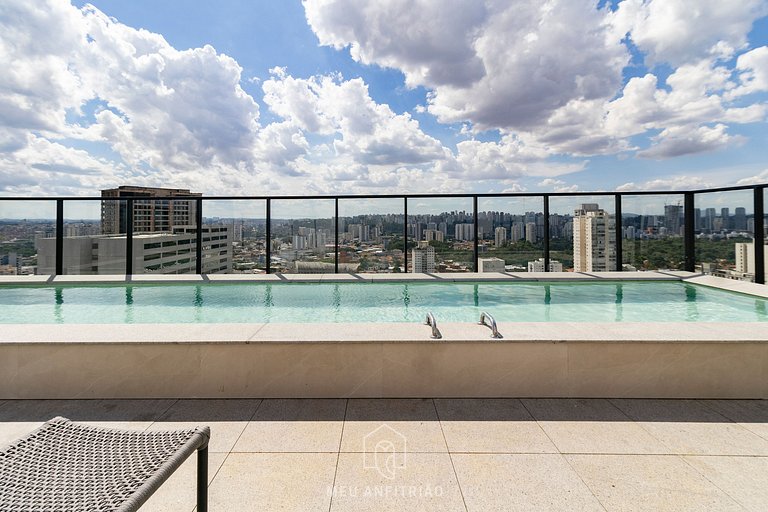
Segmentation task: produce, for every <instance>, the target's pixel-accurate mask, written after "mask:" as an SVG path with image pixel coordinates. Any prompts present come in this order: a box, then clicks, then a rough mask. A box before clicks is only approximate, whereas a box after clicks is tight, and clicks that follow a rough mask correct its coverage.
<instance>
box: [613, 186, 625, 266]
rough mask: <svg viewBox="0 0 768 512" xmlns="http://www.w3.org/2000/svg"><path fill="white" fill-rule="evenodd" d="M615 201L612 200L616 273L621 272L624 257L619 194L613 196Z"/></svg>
mask: <svg viewBox="0 0 768 512" xmlns="http://www.w3.org/2000/svg"><path fill="white" fill-rule="evenodd" d="M614 197H615V198H616V199H615V200H614V201H615V203H616V271H617V272H621V271H622V269H623V268H624V267H623V265H622V263H623V261H624V255H623V247H622V241H623V236H622V225H621V224H622V223H621V221H622V218H621V217H622V215H621V211H622V210H621V197H622V196H621V194H616V195H615V196H614Z"/></svg>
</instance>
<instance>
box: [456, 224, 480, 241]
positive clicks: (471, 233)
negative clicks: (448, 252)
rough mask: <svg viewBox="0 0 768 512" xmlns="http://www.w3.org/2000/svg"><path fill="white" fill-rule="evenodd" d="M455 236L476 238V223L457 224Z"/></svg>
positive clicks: (466, 238) (461, 238) (463, 238)
mask: <svg viewBox="0 0 768 512" xmlns="http://www.w3.org/2000/svg"><path fill="white" fill-rule="evenodd" d="M453 229H454V235H455V236H454V238H455V239H456V240H474V239H475V225H474V224H468V223H467V224H456V226H454V228H453Z"/></svg>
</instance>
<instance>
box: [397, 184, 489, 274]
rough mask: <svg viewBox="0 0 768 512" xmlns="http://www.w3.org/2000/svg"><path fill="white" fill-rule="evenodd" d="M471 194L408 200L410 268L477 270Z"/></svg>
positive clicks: (413, 269) (428, 271)
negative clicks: (475, 265) (467, 195)
mask: <svg viewBox="0 0 768 512" xmlns="http://www.w3.org/2000/svg"><path fill="white" fill-rule="evenodd" d="M472 210H473V208H472V198H471V197H452V198H421V197H419V198H411V199H409V200H408V250H409V253H408V272H427V273H432V272H473V271H474V259H475V232H474V231H475V229H474V228H475V224H474V222H475V221H474V217H473V213H472Z"/></svg>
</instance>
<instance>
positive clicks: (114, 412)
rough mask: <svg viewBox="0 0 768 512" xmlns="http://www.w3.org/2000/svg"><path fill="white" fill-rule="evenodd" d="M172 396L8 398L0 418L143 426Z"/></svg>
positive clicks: (170, 400)
mask: <svg viewBox="0 0 768 512" xmlns="http://www.w3.org/2000/svg"><path fill="white" fill-rule="evenodd" d="M174 402H175V400H172V399H161V400H121V399H115V400H9V401H8V402H7V403H6V404H5V406H4V407H2V408H0V422H26V423H33V424H40V423H42V422H44V421H47V420H49V419H51V418H54V417H56V416H63V417H65V418H68V419H70V420H72V421H76V422H80V423H87V424H89V425H95V426H103V427H112V428H129V429H137V430H144V429H146V428H147V427H149V425H150V424H151V423H152V422H153V421H155V420H156V419H158V418H159V417H160V416H161V415H162V414H163V413H164V412H165V411H166V410H168V408H169V407H171V405H173V403H174Z"/></svg>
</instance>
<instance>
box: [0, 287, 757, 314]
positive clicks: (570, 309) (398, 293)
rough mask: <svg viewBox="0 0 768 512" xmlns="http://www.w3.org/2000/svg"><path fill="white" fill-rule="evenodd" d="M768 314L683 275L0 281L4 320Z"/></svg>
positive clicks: (753, 300)
mask: <svg viewBox="0 0 768 512" xmlns="http://www.w3.org/2000/svg"><path fill="white" fill-rule="evenodd" d="M430 311H431V312H432V313H433V314H434V315H435V318H436V319H437V320H438V321H439V322H477V320H478V318H479V316H480V312H481V311H487V312H488V313H490V314H491V315H493V316H494V317H495V318H496V320H497V321H498V322H505V321H507V322H508V321H511V322H764V321H766V320H768V301H766V299H762V298H759V297H753V296H750V295H743V294H738V293H731V292H727V291H722V290H717V289H713V288H707V287H702V286H696V285H692V284H687V283H682V282H658V281H655V282H600V283H594V282H590V283H573V282H569V283H562V282H558V283H543V282H539V283H531V282H526V283H477V284H474V283H322V284H320V283H307V284H300V283H276V284H266V283H253V284H203V285H191V284H163V285H149V284H142V285H131V286H125V285H98V286H86V285H77V286H75V285H71V286H69V285H68V286H55V287H53V286H0V323H15V324H19V323H20V324H41V323H42V324H50V323H64V324H94V323H195V322H198V323H223V322H235V323H237V322H252V323H260V322H287V323H307V322H345V323H346V322H422V321H423V320H424V317H425V316H426V314H427V312H430Z"/></svg>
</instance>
